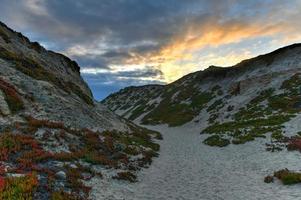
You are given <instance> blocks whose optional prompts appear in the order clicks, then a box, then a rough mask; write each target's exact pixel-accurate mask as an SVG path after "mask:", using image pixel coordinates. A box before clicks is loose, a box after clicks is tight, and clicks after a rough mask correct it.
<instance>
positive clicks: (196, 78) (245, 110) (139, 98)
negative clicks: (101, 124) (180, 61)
mask: <svg viewBox="0 0 301 200" xmlns="http://www.w3.org/2000/svg"><path fill="white" fill-rule="evenodd" d="M300 72H301V44H294V45H291V46H287V47H284V48H281V49H278V50H276V51H274V52H272V53H269V54H266V55H261V56H258V57H256V58H253V59H249V60H245V61H242V62H241V63H239V64H237V65H235V66H232V67H227V68H222V67H215V66H211V67H209V68H208V69H205V70H204V71H199V72H195V73H192V74H189V75H186V76H184V77H183V78H181V79H179V80H177V81H175V82H173V83H171V84H168V85H166V86H153V85H151V86H142V87H129V88H125V89H122V90H121V91H119V92H117V93H115V94H112V95H110V96H109V97H107V98H106V99H104V100H103V101H102V104H104V105H106V106H107V107H108V108H110V109H111V110H112V111H114V112H115V113H117V114H119V115H121V116H124V117H126V118H128V119H130V120H134V121H136V122H138V123H141V124H147V125H157V124H168V125H169V126H185V125H187V126H188V125H193V126H196V127H199V130H200V132H201V133H202V134H208V138H207V139H206V140H205V141H204V142H205V143H206V144H209V145H214V146H226V145H228V144H230V143H232V144H242V143H246V142H248V141H252V140H254V139H255V138H257V137H264V138H265V137H267V136H268V135H267V133H272V137H282V136H283V135H285V134H286V135H289V136H292V135H295V134H296V133H297V132H298V131H299V130H298V127H299V126H298V121H299V119H300V114H299V112H300V103H301V93H300V83H301V77H300ZM290 122H292V123H290ZM289 127H294V128H289Z"/></svg>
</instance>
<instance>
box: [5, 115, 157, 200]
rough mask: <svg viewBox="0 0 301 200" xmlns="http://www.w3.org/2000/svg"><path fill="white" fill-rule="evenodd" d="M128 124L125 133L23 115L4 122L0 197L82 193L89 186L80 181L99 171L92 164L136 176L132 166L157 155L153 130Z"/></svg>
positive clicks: (67, 196) (119, 175)
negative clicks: (129, 128) (129, 129)
mask: <svg viewBox="0 0 301 200" xmlns="http://www.w3.org/2000/svg"><path fill="white" fill-rule="evenodd" d="M132 126H133V127H132V132H128V133H120V132H117V131H104V132H102V133H100V132H93V131H91V130H88V129H81V130H78V129H72V128H69V127H66V126H65V125H64V124H62V123H60V122H52V121H48V120H38V119H35V118H33V117H30V116H27V117H26V122H20V123H15V124H14V125H12V126H11V127H6V130H5V131H4V132H2V133H1V134H0V190H1V194H0V199H1V200H2V199H3V200H4V199H87V198H88V195H89V191H90V189H91V188H90V187H87V186H85V184H84V182H83V181H84V180H89V179H91V178H92V177H94V176H99V177H101V176H102V174H101V172H100V171H97V170H94V168H93V166H103V167H105V168H114V169H116V170H118V171H119V172H118V173H117V174H116V175H115V176H114V177H112V178H114V179H119V180H127V181H130V182H134V181H136V176H135V171H136V170H139V169H140V168H142V167H145V166H147V165H148V164H150V163H151V162H152V158H153V157H154V156H157V155H158V154H157V151H158V150H159V145H157V144H155V143H154V142H153V138H159V133H156V132H152V131H149V130H146V129H144V128H135V126H134V125H132ZM58 149H60V150H59V151H58ZM133 155H136V156H137V155H140V156H138V157H137V159H130V158H131V156H133Z"/></svg>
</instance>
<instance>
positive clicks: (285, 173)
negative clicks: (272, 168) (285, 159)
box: [274, 169, 301, 185]
mask: <svg viewBox="0 0 301 200" xmlns="http://www.w3.org/2000/svg"><path fill="white" fill-rule="evenodd" d="M274 176H275V177H277V178H278V179H279V180H281V181H282V183H283V184H284V185H293V184H297V183H301V173H299V172H292V171H289V170H288V169H282V170H279V171H276V172H274Z"/></svg>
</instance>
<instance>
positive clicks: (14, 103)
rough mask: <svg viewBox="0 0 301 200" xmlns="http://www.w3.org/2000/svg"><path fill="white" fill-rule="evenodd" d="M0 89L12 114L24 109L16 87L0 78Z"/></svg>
mask: <svg viewBox="0 0 301 200" xmlns="http://www.w3.org/2000/svg"><path fill="white" fill-rule="evenodd" d="M0 90H2V92H3V93H4V95H5V96H4V97H5V101H6V102H7V104H8V107H9V109H10V111H11V112H12V113H13V114H14V113H17V112H18V111H20V110H22V109H24V103H23V101H22V99H21V97H20V95H19V94H18V91H17V90H16V88H15V87H14V86H13V85H11V84H9V83H8V82H6V81H4V80H3V79H1V78H0Z"/></svg>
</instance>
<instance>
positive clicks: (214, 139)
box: [204, 135, 230, 147]
mask: <svg viewBox="0 0 301 200" xmlns="http://www.w3.org/2000/svg"><path fill="white" fill-rule="evenodd" d="M204 143H205V144H207V145H209V146H218V147H225V146H227V145H229V144H230V141H229V140H228V139H225V138H222V137H221V136H219V135H213V136H210V137H208V138H207V139H205V140H204Z"/></svg>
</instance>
